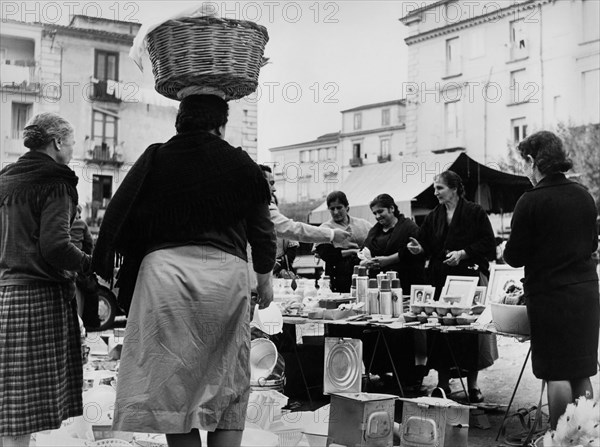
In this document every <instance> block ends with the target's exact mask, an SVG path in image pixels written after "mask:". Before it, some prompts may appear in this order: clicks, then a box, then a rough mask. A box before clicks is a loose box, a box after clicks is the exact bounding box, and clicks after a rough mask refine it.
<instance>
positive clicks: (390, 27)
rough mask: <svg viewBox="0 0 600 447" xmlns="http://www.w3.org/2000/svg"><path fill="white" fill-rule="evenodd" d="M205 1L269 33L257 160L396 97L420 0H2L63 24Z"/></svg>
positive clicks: (144, 14)
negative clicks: (411, 14) (80, 17)
mask: <svg viewBox="0 0 600 447" xmlns="http://www.w3.org/2000/svg"><path fill="white" fill-rule="evenodd" d="M203 3H204V4H205V6H206V7H207V8H209V9H210V10H212V11H215V12H216V13H217V14H218V15H220V16H222V17H227V18H235V19H241V20H251V21H253V22H257V23H259V24H261V25H264V26H265V27H266V28H267V31H268V33H269V42H268V43H267V46H266V49H265V56H266V57H268V58H269V59H270V63H269V64H268V65H266V66H265V67H263V68H262V70H261V73H260V77H259V88H258V90H257V92H256V93H255V95H254V97H253V100H257V101H258V159H259V161H261V162H262V161H268V160H270V159H271V157H270V152H269V150H268V149H269V148H272V147H277V146H284V145H289V144H296V143H302V142H306V141H310V140H314V139H316V138H317V137H318V136H320V135H323V134H325V133H329V132H337V131H339V130H341V114H340V112H341V111H342V110H345V109H349V108H352V107H356V106H359V105H364V104H369V103H376V102H382V101H390V100H394V99H400V98H401V96H402V92H401V84H402V82H403V81H405V80H406V65H407V64H406V61H407V47H406V45H405V43H404V38H405V37H406V32H407V29H406V28H405V27H404V25H402V23H401V22H400V21H399V20H398V19H399V18H400V17H402V16H403V14H404V11H405V10H407V8H412V9H414V8H415V6H420V5H421V4H422V3H424V1H423V0H421V1H416V0H415V1H409V0H403V1H398V0H395V1H394V0H389V1H365V0H352V1H318V2H317V1H316V0H314V1H313V0H301V1H268V0H265V1H237V2H231V1H209V2H198V1H195V2H192V1H169V2H167V1H120V2H117V1H113V0H109V1H71V0H68V1H67V0H65V1H63V2H55V1H47V2H9V1H3V2H2V12H3V14H2V16H3V17H4V16H7V12H12V11H14V9H13V8H16V9H17V11H19V12H20V16H21V17H15V15H14V14H12V13H11V14H12V15H11V17H10V18H17V19H18V18H24V19H25V20H30V19H31V18H32V17H36V16H38V17H42V18H43V19H45V20H43V21H51V22H54V23H60V24H68V19H69V16H70V15H72V14H86V15H91V16H96V17H97V16H100V15H102V16H103V17H105V18H110V19H118V20H125V21H133V22H140V23H142V24H144V23H147V22H151V21H155V20H156V19H157V18H164V17H166V16H168V15H170V14H173V13H175V12H178V11H181V10H184V9H189V8H194V7H195V6H198V7H200V6H201V5H202V4H203ZM59 7H60V8H61V10H62V12H61V17H60V18H57V14H56V12H55V11H56V10H58V8H59ZM7 8H9V9H7ZM23 11H30V13H26V12H25V13H23ZM36 12H37V14H36ZM59 20H60V21H59Z"/></svg>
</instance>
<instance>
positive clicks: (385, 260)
mask: <svg viewBox="0 0 600 447" xmlns="http://www.w3.org/2000/svg"><path fill="white" fill-rule="evenodd" d="M371 261H372V262H373V264H374V265H375V266H377V267H379V268H381V267H385V266H386V265H388V264H389V257H388V256H375V257H374V258H373V259H371Z"/></svg>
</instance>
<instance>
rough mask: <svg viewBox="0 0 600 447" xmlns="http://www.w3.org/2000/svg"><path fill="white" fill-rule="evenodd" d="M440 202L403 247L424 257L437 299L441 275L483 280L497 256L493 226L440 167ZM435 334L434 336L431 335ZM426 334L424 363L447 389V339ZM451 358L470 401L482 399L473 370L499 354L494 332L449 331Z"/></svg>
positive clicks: (435, 186) (451, 175)
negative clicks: (460, 372) (464, 374)
mask: <svg viewBox="0 0 600 447" xmlns="http://www.w3.org/2000/svg"><path fill="white" fill-rule="evenodd" d="M433 189H434V194H435V196H436V197H437V199H438V201H439V205H438V206H437V207H436V208H435V209H434V210H433V211H432V212H431V213H429V214H428V215H427V217H425V221H424V222H423V225H422V226H421V228H420V231H419V236H418V237H417V239H414V238H412V239H411V243H410V244H409V245H408V250H409V251H410V252H411V253H413V254H415V255H420V254H422V253H425V256H427V258H429V266H428V269H427V279H428V281H427V282H429V284H431V285H432V286H435V297H434V300H436V301H437V300H438V299H439V297H440V293H441V292H442V288H443V287H444V284H445V282H446V277H447V276H449V275H453V276H479V277H480V278H482V282H484V284H482V285H487V278H488V277H489V260H490V259H494V257H495V255H496V242H495V239H494V231H493V230H492V225H491V223H490V221H489V219H488V217H487V214H486V213H485V211H484V210H483V208H481V206H479V205H477V204H476V203H473V202H469V201H468V200H466V199H465V198H464V187H463V184H462V179H461V178H460V176H459V175H458V174H456V173H455V172H453V171H444V172H442V173H441V174H439V175H438V176H437V177H436V179H435V181H434V182H433ZM436 338H437V340H436ZM428 339H431V341H432V343H431V353H430V355H429V366H431V367H432V368H434V369H436V370H437V371H438V387H440V388H443V389H444V390H445V391H446V392H447V393H448V392H450V384H449V381H450V369H451V368H452V367H454V366H455V362H454V360H453V359H452V356H451V355H450V354H451V353H450V351H449V350H448V347H447V344H446V343H445V342H444V341H443V340H439V337H436V334H434V335H433V336H432V337H428ZM449 341H450V342H451V345H452V352H453V353H454V356H455V357H456V363H457V364H458V367H459V368H461V369H462V370H466V371H467V382H468V388H469V401H470V402H472V403H477V402H482V401H483V395H482V394H481V391H480V390H479V386H478V384H477V377H478V372H479V370H481V369H484V368H487V367H488V366H491V365H492V364H493V363H494V360H496V359H497V358H498V349H497V347H496V339H495V336H493V335H490V334H482V335H477V334H453V336H452V338H450V339H449Z"/></svg>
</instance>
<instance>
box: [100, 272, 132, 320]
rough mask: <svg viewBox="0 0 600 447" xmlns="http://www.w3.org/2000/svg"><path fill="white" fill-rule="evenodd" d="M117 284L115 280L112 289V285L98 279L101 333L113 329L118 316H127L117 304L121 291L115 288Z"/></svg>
mask: <svg viewBox="0 0 600 447" xmlns="http://www.w3.org/2000/svg"><path fill="white" fill-rule="evenodd" d="M115 276H116V275H115ZM115 282H116V280H113V284H112V287H111V284H110V283H108V282H106V281H104V280H103V279H102V278H100V277H98V317H100V330H101V331H104V330H107V329H111V328H112V327H113V325H114V323H115V318H116V317H117V315H125V312H124V311H123V309H121V308H120V307H119V304H118V302H117V296H118V295H119V289H118V288H117V287H115V286H114V283H115Z"/></svg>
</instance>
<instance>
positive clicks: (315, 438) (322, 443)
mask: <svg viewBox="0 0 600 447" xmlns="http://www.w3.org/2000/svg"><path fill="white" fill-rule="evenodd" d="M304 436H305V437H306V440H307V441H308V445H309V446H310V447H326V446H327V435H318V434H316V433H306V432H305V433H304Z"/></svg>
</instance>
